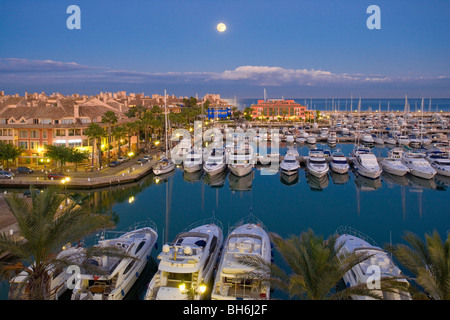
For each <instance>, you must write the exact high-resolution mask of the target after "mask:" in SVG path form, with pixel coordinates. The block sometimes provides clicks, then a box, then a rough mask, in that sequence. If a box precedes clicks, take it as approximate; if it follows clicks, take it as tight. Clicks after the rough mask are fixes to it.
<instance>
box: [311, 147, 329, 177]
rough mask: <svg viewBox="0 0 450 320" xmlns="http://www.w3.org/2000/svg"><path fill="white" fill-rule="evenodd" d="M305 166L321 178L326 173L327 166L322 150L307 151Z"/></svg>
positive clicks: (312, 173)
mask: <svg viewBox="0 0 450 320" xmlns="http://www.w3.org/2000/svg"><path fill="white" fill-rule="evenodd" d="M306 168H307V170H308V172H309V173H310V174H311V175H313V176H315V177H317V178H321V177H323V176H325V175H326V174H327V173H328V170H329V168H328V164H327V161H326V158H325V153H324V152H323V150H321V149H312V150H310V151H309V156H308V158H307V159H306Z"/></svg>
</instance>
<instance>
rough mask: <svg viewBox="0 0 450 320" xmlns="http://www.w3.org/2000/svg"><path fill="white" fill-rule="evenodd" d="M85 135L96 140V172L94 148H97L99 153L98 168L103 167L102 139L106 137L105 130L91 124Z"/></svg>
mask: <svg viewBox="0 0 450 320" xmlns="http://www.w3.org/2000/svg"><path fill="white" fill-rule="evenodd" d="M85 135H86V136H87V137H88V138H89V139H92V140H94V142H93V144H92V169H91V171H92V170H94V149H95V148H94V147H96V148H97V153H98V166H99V167H101V166H102V151H101V143H102V137H103V136H104V135H105V130H103V128H102V127H100V125H99V124H97V123H91V124H90V125H89V127H88V128H87V129H86V131H85Z"/></svg>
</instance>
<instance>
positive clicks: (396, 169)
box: [380, 148, 409, 176]
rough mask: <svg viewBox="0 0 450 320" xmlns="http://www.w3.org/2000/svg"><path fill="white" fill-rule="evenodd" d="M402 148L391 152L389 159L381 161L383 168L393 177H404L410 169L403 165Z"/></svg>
mask: <svg viewBox="0 0 450 320" xmlns="http://www.w3.org/2000/svg"><path fill="white" fill-rule="evenodd" d="M403 152H404V151H403V149H402V148H393V149H391V150H389V152H388V157H387V158H385V159H383V160H381V161H380V166H381V168H382V169H383V170H384V171H386V172H388V173H390V174H393V175H396V176H404V175H405V174H407V173H408V172H409V168H408V167H407V166H405V165H404V164H403V163H402V157H403Z"/></svg>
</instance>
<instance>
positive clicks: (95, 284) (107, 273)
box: [10, 215, 411, 300]
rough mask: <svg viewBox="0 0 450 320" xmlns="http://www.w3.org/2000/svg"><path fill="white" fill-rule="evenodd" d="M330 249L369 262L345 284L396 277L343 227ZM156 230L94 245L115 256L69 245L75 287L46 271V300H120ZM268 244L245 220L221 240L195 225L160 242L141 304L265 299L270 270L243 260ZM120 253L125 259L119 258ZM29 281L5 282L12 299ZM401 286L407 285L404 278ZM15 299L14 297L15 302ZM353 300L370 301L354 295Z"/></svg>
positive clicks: (381, 254) (262, 255) (379, 255)
mask: <svg viewBox="0 0 450 320" xmlns="http://www.w3.org/2000/svg"><path fill="white" fill-rule="evenodd" d="M336 236H337V241H336V248H337V249H338V250H339V254H340V255H339V256H340V258H342V259H344V258H345V257H346V256H347V255H348V254H350V253H366V254H367V255H370V258H369V259H367V260H365V261H362V262H361V263H359V264H357V265H355V266H354V267H353V268H352V269H350V270H349V271H348V272H347V273H346V274H345V275H344V277H343V279H342V280H343V283H344V284H345V286H347V287H351V286H358V285H361V284H364V283H368V281H369V280H370V279H369V278H370V277H371V273H370V272H369V268H372V269H373V267H374V266H377V267H378V268H379V269H380V271H381V275H382V276H383V277H400V278H401V277H402V276H403V275H402V272H401V270H400V269H399V268H398V267H397V266H396V265H395V264H394V262H393V260H392V258H391V257H390V255H389V254H388V253H387V252H386V251H384V250H383V249H381V248H380V247H379V246H378V245H376V243H375V242H373V241H371V240H370V238H369V237H367V236H365V235H363V234H361V233H358V232H357V231H356V230H354V229H351V228H348V227H345V228H343V227H340V228H338V230H336ZM157 239H158V232H157V229H156V226H155V225H154V224H153V223H152V224H151V226H148V225H147V226H143V227H140V228H136V227H134V228H132V230H129V231H127V232H124V233H121V234H120V235H117V236H116V237H113V238H111V239H102V240H100V241H98V243H97V244H95V245H94V247H95V248H96V249H98V251H97V252H102V250H105V249H106V250H107V249H111V248H113V249H114V250H115V251H114V252H116V254H114V255H101V254H99V255H98V256H93V257H90V258H87V256H86V252H87V251H86V248H85V247H84V246H67V247H65V248H64V250H62V251H61V252H60V253H59V255H58V258H63V257H64V256H65V257H70V259H71V261H72V262H73V263H74V264H77V265H79V266H81V269H80V272H79V273H77V274H76V277H75V281H74V285H73V288H70V287H69V285H68V283H69V280H70V279H69V278H70V277H72V273H71V272H69V271H68V269H67V268H65V269H60V268H52V267H51V268H49V270H48V273H49V276H50V278H51V279H52V280H51V288H50V292H51V293H52V298H54V299H58V298H60V297H61V295H62V294H63V293H64V292H65V291H66V290H68V289H71V290H72V293H71V299H72V300H121V299H123V298H124V297H125V296H126V295H127V294H128V293H129V292H130V289H131V288H132V287H133V285H134V284H135V283H136V281H137V279H138V278H139V277H140V276H141V274H142V272H143V269H144V268H145V266H146V264H147V262H148V261H149V259H150V257H151V253H152V250H153V249H154V248H157V246H156V244H157ZM272 247H273V246H272V244H271V241H270V237H269V234H268V231H267V229H266V227H265V226H264V225H263V223H262V222H261V221H260V220H259V219H257V218H256V217H254V216H253V215H250V216H249V217H247V218H245V219H242V220H241V221H239V222H238V223H237V224H236V225H235V226H234V227H232V228H231V229H230V232H229V234H228V236H227V237H226V239H225V238H224V233H223V230H222V224H221V223H220V221H218V220H217V219H214V218H212V219H208V220H203V221H200V222H197V223H195V224H193V225H191V226H189V227H187V228H186V229H185V230H184V231H182V232H180V233H179V234H178V235H177V236H176V237H175V239H174V240H173V242H171V243H166V244H164V245H163V247H162V251H161V252H160V253H159V254H158V256H157V259H158V260H159V265H158V270H157V271H156V273H155V274H154V275H153V277H152V278H151V280H150V282H149V283H148V286H147V288H146V291H145V294H144V299H145V300H186V299H195V300H199V299H208V298H211V299H213V300H241V299H251V300H255V299H256V300H261V299H262V300H268V299H270V296H271V291H272V290H271V285H270V281H268V280H269V277H270V271H269V268H257V267H255V266H254V265H253V264H249V263H246V261H249V260H253V261H263V262H264V263H265V264H266V265H269V264H270V263H271V262H273V252H272ZM121 254H123V255H121ZM26 281H27V272H26V271H23V272H22V273H20V274H19V275H17V276H15V277H14V278H13V279H12V280H11V282H10V283H11V286H10V298H13V296H12V293H13V292H14V289H16V288H17V287H18V286H19V285H20V284H23V283H24V282H26ZM399 281H402V282H406V284H407V285H408V282H407V280H406V279H400V280H399ZM379 293H380V294H381V295H382V297H383V298H384V299H393V300H395V299H411V297H410V295H409V294H408V293H407V292H401V291H399V290H394V291H392V292H381V291H380V292H379ZM16 298H17V297H16ZM353 299H368V298H367V297H363V296H353Z"/></svg>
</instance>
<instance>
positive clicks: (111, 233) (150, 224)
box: [99, 219, 158, 240]
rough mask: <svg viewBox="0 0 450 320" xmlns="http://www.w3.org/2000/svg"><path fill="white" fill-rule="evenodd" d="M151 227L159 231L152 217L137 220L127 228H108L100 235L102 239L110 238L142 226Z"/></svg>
mask: <svg viewBox="0 0 450 320" xmlns="http://www.w3.org/2000/svg"><path fill="white" fill-rule="evenodd" d="M146 227H148V228H151V229H153V230H154V231H155V232H156V233H158V227H157V225H156V223H155V222H153V221H152V220H150V219H147V220H144V221H140V222H136V223H134V224H132V225H131V226H129V227H128V228H127V229H125V230H107V231H103V232H102V233H101V234H100V235H99V237H100V239H101V240H104V239H108V238H110V237H117V236H118V235H123V234H125V233H128V232H131V231H135V230H138V229H142V228H146Z"/></svg>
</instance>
